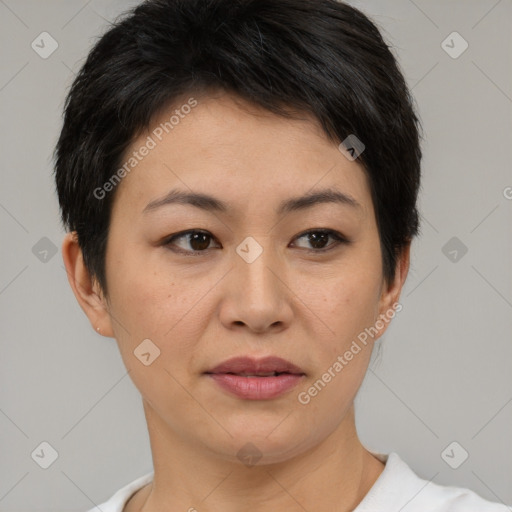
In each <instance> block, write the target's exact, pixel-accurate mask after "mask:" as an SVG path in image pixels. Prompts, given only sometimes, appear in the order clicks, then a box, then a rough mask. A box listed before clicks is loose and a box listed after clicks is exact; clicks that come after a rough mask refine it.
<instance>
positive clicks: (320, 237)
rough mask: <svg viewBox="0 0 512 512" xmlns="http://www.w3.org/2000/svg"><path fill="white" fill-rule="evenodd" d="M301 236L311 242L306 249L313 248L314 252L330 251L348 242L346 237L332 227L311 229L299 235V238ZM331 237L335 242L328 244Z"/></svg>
mask: <svg viewBox="0 0 512 512" xmlns="http://www.w3.org/2000/svg"><path fill="white" fill-rule="evenodd" d="M301 238H303V239H305V240H306V242H307V243H308V244H309V247H305V249H307V250H311V251H312V252H323V251H328V250H330V249H331V248H333V247H336V246H338V245H340V244H342V243H348V240H347V239H346V238H345V237H343V236H342V235H341V234H340V233H338V232H337V231H333V230H331V229H315V230H310V231H307V232H306V233H303V234H302V235H299V236H298V237H297V239H301ZM329 238H331V239H333V240H334V243H331V244H328V241H329ZM311 248H312V249H311Z"/></svg>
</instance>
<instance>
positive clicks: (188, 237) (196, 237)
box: [162, 229, 350, 256]
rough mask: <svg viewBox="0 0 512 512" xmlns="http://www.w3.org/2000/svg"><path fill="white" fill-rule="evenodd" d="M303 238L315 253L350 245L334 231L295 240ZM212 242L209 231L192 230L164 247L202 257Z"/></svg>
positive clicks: (312, 232) (311, 232)
mask: <svg viewBox="0 0 512 512" xmlns="http://www.w3.org/2000/svg"><path fill="white" fill-rule="evenodd" d="M301 238H303V239H305V240H306V242H307V243H309V244H311V246H312V247H313V249H310V248H308V247H302V248H304V249H306V250H307V251H309V252H314V253H319V252H326V251H329V250H331V249H333V248H334V247H336V246H338V245H340V244H348V243H350V241H349V240H347V239H346V238H345V237H344V236H343V235H342V234H341V233H338V232H337V231H333V230H332V229H311V230H309V231H306V232H305V233H302V234H301V235H299V236H297V237H295V240H300V239H301ZM329 238H331V239H333V240H334V242H333V243H331V244H329V245H328V241H329ZM212 240H215V238H214V236H213V235H212V234H211V233H209V232H208V231H202V230H198V229H191V230H188V231H183V232H181V233H176V234H175V235H172V236H170V237H168V238H166V239H165V240H164V242H163V244H162V245H164V246H169V247H170V249H171V250H173V251H175V252H179V253H185V254H188V255H193V256H200V255H201V253H204V252H207V251H208V250H209V249H211V247H210V243H211V241H212ZM180 244H181V245H180ZM294 245H295V244H294ZM326 246H327V248H326Z"/></svg>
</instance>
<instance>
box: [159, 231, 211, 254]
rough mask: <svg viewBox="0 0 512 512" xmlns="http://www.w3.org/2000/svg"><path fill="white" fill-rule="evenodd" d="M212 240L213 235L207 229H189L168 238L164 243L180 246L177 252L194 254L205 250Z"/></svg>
mask: <svg viewBox="0 0 512 512" xmlns="http://www.w3.org/2000/svg"><path fill="white" fill-rule="evenodd" d="M212 240H213V236H212V235H211V234H210V233H208V232H207V231H199V230H189V231H184V232H182V233H178V234H176V235H173V236H171V237H170V238H167V240H166V241H165V242H164V245H166V246H176V247H178V249H177V252H186V253H192V254H193V253H198V252H205V251H206V250H207V249H209V248H210V243H211V241H212ZM177 242H179V243H177Z"/></svg>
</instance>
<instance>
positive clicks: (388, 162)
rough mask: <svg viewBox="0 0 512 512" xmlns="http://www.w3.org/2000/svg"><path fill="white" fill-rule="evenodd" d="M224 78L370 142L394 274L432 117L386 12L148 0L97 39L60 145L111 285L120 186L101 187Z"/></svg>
mask: <svg viewBox="0 0 512 512" xmlns="http://www.w3.org/2000/svg"><path fill="white" fill-rule="evenodd" d="M214 89H220V90H223V91H226V92H228V93H231V94H234V95H236V96H238V97H241V98H242V99H244V100H246V101H248V102H251V103H252V104H255V105H257V106H260V107H263V108H264V109H266V110H268V111H270V112H273V113H275V114H278V115H283V116H289V117H293V115H294V114H292V112H295V113H306V114H310V115H313V116H314V118H316V119H317V120H318V121H319V123H320V125H321V127H322V129H323V131H324V132H325V134H326V136H327V137H328V138H329V140H331V141H333V142H335V143H337V144H339V143H341V142H342V141H343V140H345V138H346V137H347V136H349V135H355V136H356V137H357V138H358V139H359V140H361V141H362V142H363V144H364V145H365V149H364V151H363V153H362V154H361V155H360V156H359V157H358V161H359V162H360V163H361V165H362V166H363V168H364V171H365V173H366V175H367V177H368V179H369V184H370V190H371V195H372V200H373V204H374V208H375V213H376V222H377V226H378V229H379V237H380V244H381V249H382V262H383V274H384V277H385V278H386V279H387V280H388V281H389V280H390V279H392V278H393V277H394V275H395V274H394V273H395V266H396V258H397V255H398V253H399V251H400V250H401V249H402V248H403V247H404V246H406V245H407V244H408V243H409V242H410V241H411V240H412V238H413V237H414V236H415V235H416V234H417V233H418V229H419V215H418V211H417V207H416V202H417V195H418V190H419V187H420V161H421V156H422V153H421V148H420V133H419V132H420V121H419V118H418V116H417V115H416V113H415V109H414V102H413V98H412V95H411V93H410V91H409V89H408V88H407V85H406V82H405V79H404V77H403V75H402V72H401V70H400V67H399V64H398V62H397V61H396V59H395V57H394V55H393V54H392V52H391V49H390V47H388V45H387V44H386V43H385V42H384V40H383V38H382V36H381V34H380V32H379V30H378V28H377V27H376V26H375V24H374V23H373V22H372V21H370V19H369V18H368V17H367V16H366V15H365V14H363V13H362V12H361V11H359V10H358V9H356V8H354V7H352V6H349V5H347V4H345V3H342V2H340V1H336V0H147V1H145V2H143V3H141V4H140V5H138V6H136V7H135V8H133V9H132V10H130V11H128V12H127V13H125V15H123V16H122V17H120V18H119V19H118V20H117V21H116V22H115V23H113V24H112V26H111V27H110V28H109V29H108V30H107V31H106V33H105V34H104V35H103V36H101V37H100V38H99V40H98V41H97V42H96V43H95V45H94V46H93V48H92V50H91V51H90V53H89V55H88V57H87V59H86V61H85V63H84V64H83V66H82V68H81V69H80V71H79V73H78V75H77V77H76V78H75V80H74V82H73V84H72V86H71V89H70V91H69V94H68V96H67V98H66V102H65V106H64V122H63V127H62V131H61V133H60V137H59V140H58V142H57V145H56V147H55V151H54V159H55V179H56V187H57V193H58V197H59V203H60V208H61V214H62V222H63V224H64V226H65V227H66V228H67V229H68V230H69V231H76V232H77V237H78V243H79V245H80V247H81V249H82V252H83V257H84V262H85V265H86V267H87V269H88V271H89V272H90V274H91V276H92V277H93V278H96V279H97V281H98V282H99V284H100V285H101V288H102V289H103V291H104V292H105V293H108V292H107V282H106V277H105V254H106V245H107V238H108V231H109V223H110V212H111V207H112V202H113V198H114V196H115V191H114V192H112V193H110V194H107V195H105V197H103V198H101V199H98V198H97V197H95V194H94V190H97V189H98V187H102V186H103V185H104V184H105V183H106V182H107V181H108V180H109V178H111V177H112V175H113V174H114V173H115V171H116V170H117V169H118V168H119V166H120V165H122V162H123V155H124V153H125V151H126V149H127V147H128V146H129V145H130V143H131V142H132V141H133V140H134V139H135V137H136V136H138V135H140V134H141V133H142V132H143V130H144V129H148V128H149V125H150V123H151V122H152V120H153V119H154V118H155V116H156V115H157V114H158V113H159V112H161V111H162V109H163V108H166V107H167V106H169V105H171V104H173V102H176V101H177V100H178V98H182V97H183V95H186V94H191V93H193V92H199V93H201V91H202V92H203V93H207V92H208V91H209V90H214Z"/></svg>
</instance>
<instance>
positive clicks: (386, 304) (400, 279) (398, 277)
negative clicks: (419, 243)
mask: <svg viewBox="0 0 512 512" xmlns="http://www.w3.org/2000/svg"><path fill="white" fill-rule="evenodd" d="M410 252H411V243H410V242H409V243H408V244H407V245H405V246H404V247H403V248H402V249H401V251H400V253H399V254H398V255H397V259H396V266H395V276H394V279H393V280H392V281H390V282H389V283H386V284H385V285H383V288H382V294H381V298H380V302H379V311H378V318H379V319H383V320H387V321H384V322H383V323H384V326H383V329H382V332H380V333H379V337H380V336H382V334H384V332H385V330H386V329H387V325H388V324H389V323H390V320H391V318H394V316H395V312H397V311H400V310H401V309H402V307H401V305H400V306H398V305H399V299H400V294H401V292H402V288H403V286H404V284H405V280H406V279H407V274H408V272H409V262H410Z"/></svg>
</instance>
